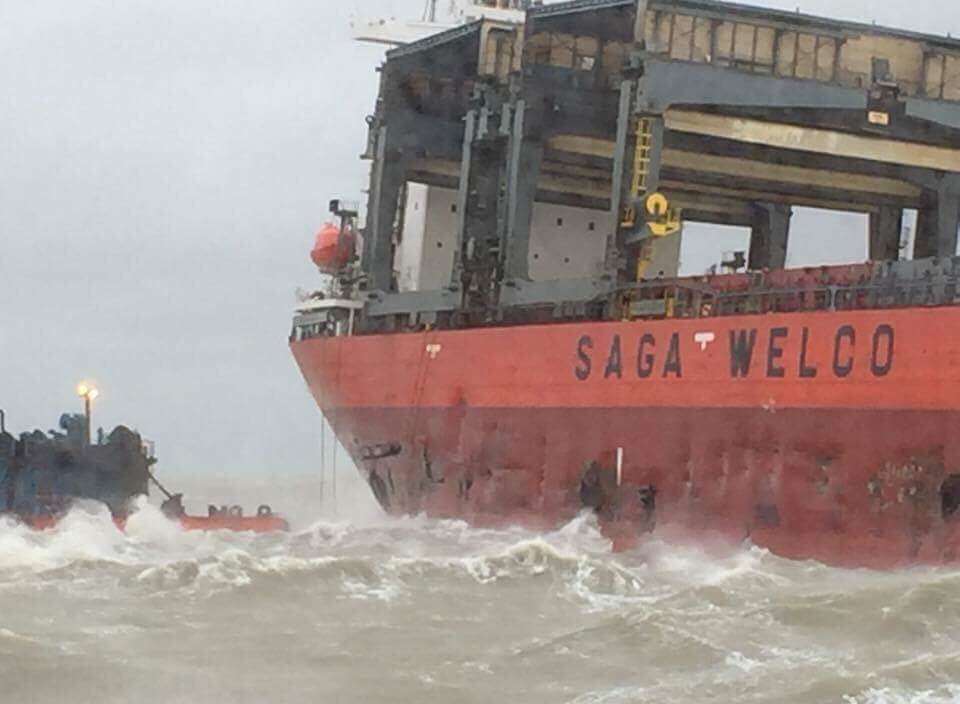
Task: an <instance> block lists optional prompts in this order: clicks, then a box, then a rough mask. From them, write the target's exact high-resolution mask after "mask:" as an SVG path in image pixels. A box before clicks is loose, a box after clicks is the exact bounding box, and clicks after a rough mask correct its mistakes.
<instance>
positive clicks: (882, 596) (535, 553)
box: [0, 482, 960, 704]
mask: <svg viewBox="0 0 960 704" xmlns="http://www.w3.org/2000/svg"><path fill="white" fill-rule="evenodd" d="M278 484H279V483H277V482H273V483H272V485H271V484H263V485H261V486H260V487H252V486H251V487H247V488H243V487H241V488H239V489H235V491H236V495H237V497H239V498H244V497H245V492H246V494H247V495H248V496H247V498H249V499H250V501H248V503H257V502H258V501H259V500H261V498H262V497H263V496H264V491H267V493H268V494H269V496H268V498H269V499H271V500H272V501H273V503H274V504H275V505H277V506H278V507H281V506H283V505H284V500H286V506H287V508H288V510H290V511H291V512H292V513H293V514H294V515H293V516H292V517H293V519H294V524H295V526H294V527H295V530H294V532H292V533H291V534H290V535H286V536H273V537H253V536H246V535H239V536H238V535H219V534H216V535H214V534H211V535H202V534H190V535H188V534H184V533H182V532H180V531H179V530H178V529H177V528H175V527H174V526H172V525H170V524H168V523H167V522H165V521H164V520H163V518H162V517H161V516H160V515H159V514H158V513H157V511H156V510H155V509H153V508H150V507H146V508H144V509H143V510H142V511H141V513H140V514H139V515H138V516H137V517H135V518H134V519H133V520H132V521H131V524H130V526H129V529H128V532H127V534H126V535H124V534H121V533H119V532H117V531H116V530H115V529H114V528H113V526H112V524H111V523H110V521H109V520H108V518H107V517H106V516H105V515H104V514H103V513H102V512H98V511H97V510H96V509H95V508H90V507H88V508H85V509H81V510H78V511H76V512H74V513H73V514H72V515H71V516H70V517H69V519H68V520H67V522H66V523H65V524H64V525H63V526H62V527H61V528H60V529H59V530H57V531H55V532H52V533H47V534H35V533H30V532H28V531H25V530H24V529H22V528H20V527H17V526H13V525H11V524H8V523H2V524H0V702H26V703H29V704H45V703H47V702H50V703H54V702H56V703H57V704H62V703H63V702H64V701H70V702H97V703H98V704H107V703H112V702H117V703H120V702H124V703H126V702H142V703H143V704H153V703H154V702H157V703H160V702H163V703H164V704H174V703H179V702H183V703H187V702H190V703H191V704H195V703H197V702H233V703H241V702H244V703H245V702H249V703H251V704H253V703H257V704H261V703H264V702H270V703H272V702H277V703H280V702H290V703H294V702H295V703H301V702H343V703H347V702H349V703H353V702H364V703H381V702H382V703H387V702H398V703H399V702H404V703H407V702H409V703H416V704H426V703H430V702H444V703H446V702H450V703H457V704H461V703H470V702H477V703H481V702H483V703H489V702H519V701H522V702H524V703H525V704H535V703H538V702H543V703H544V704H548V703H549V704H556V703H561V704H563V703H568V704H601V703H602V704H620V703H627V702H658V703H659V702H711V703H713V702H797V703H799V702H810V703H817V704H819V703H820V702H838V703H839V704H853V703H857V704H860V703H862V704H868V703H878V702H891V703H897V704H899V703H900V702H912V703H916V704H920V703H924V704H939V703H941V702H955V701H960V571H951V570H917V571H911V572H901V573H888V574H878V573H871V572H849V571H841V570H833V569H828V568H826V567H823V566H821V565H817V564H810V563H801V564H798V563H790V562H786V561H783V560H780V559H777V558H775V557H773V556H771V555H769V554H767V553H765V552H763V551H760V550H757V549H751V548H750V547H744V549H743V550H741V551H739V552H737V553H735V554H732V555H725V556H716V555H709V554H707V553H706V552H703V551H701V550H699V549H697V548H694V547H689V546H677V545H665V544H662V543H654V544H648V545H645V546H643V547H642V548H640V549H639V550H637V551H636V552H633V553H630V554H626V555H613V554H611V553H610V551H609V548H608V545H607V544H606V542H605V541H604V540H603V539H602V538H601V537H600V536H599V534H598V533H597V531H596V528H595V526H594V525H593V524H592V522H591V520H590V519H589V518H586V517H585V518H583V519H580V520H578V521H575V522H574V523H572V524H570V525H569V526H566V527H565V528H563V529H562V530H559V531H557V532H555V533H552V534H549V535H534V534H530V533H526V532H523V531H520V530H513V531H478V530H473V529H470V528H468V527H467V526H465V525H463V524H460V523H456V522H435V521H429V520H426V519H409V520H401V521H395V520H388V519H385V518H382V517H380V516H379V515H378V514H377V513H376V511H374V510H372V509H371V507H370V505H369V502H368V500H367V499H366V497H365V496H364V495H363V487H359V486H357V485H356V483H354V485H353V486H352V488H351V486H349V485H348V486H347V487H345V488H342V489H341V491H342V492H343V493H342V495H341V501H340V502H339V508H340V511H339V517H338V518H335V517H332V516H331V515H327V516H322V517H317V511H316V507H317V496H318V494H317V491H318V487H317V486H316V484H315V483H310V482H300V483H296V484H292V485H290V488H289V489H285V490H278V489H277V488H276V487H277V486H278ZM270 486H272V487H273V488H272V489H269V487H270ZM265 487H268V488H267V489H265ZM284 493H286V496H284ZM194 495H195V496H196V495H198V494H197V493H194ZM200 495H202V491H201V492H200ZM228 498H234V497H228Z"/></svg>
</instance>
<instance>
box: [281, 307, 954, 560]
mask: <svg viewBox="0 0 960 704" xmlns="http://www.w3.org/2000/svg"><path fill="white" fill-rule="evenodd" d="M292 347H293V352H294V355H295V356H296V359H297V361H298V363H299V365H300V368H301V370H302V371H303V374H304V377H305V379H306V380H307V383H308V385H309V387H310V389H311V391H312V392H313V394H314V396H315V398H316V399H317V402H318V403H319V405H320V406H321V408H322V409H323V411H324V414H325V415H326V417H327V419H328V421H329V422H330V423H331V424H332V425H333V427H334V429H335V432H336V434H337V436H338V438H339V439H340V440H341V442H342V443H343V444H344V446H345V447H347V448H348V450H349V451H350V453H351V455H352V456H353V458H354V460H355V461H356V463H357V465H358V467H360V469H361V471H362V472H363V473H364V475H365V477H366V478H367V479H368V481H370V483H371V487H372V488H373V490H374V493H375V494H376V495H377V498H378V499H379V500H380V502H381V504H383V506H384V507H385V508H386V509H387V510H389V511H390V512H393V513H420V512H425V513H427V514H428V515H432V516H438V517H457V518H463V519H466V520H469V521H471V522H474V523H478V524H485V525H489V524H505V523H524V524H528V525H534V526H542V527H549V526H554V525H557V524H558V523H562V522H564V521H567V520H569V519H571V518H573V517H574V516H576V515H577V514H579V513H580V512H582V511H583V510H584V509H587V508H589V509H592V510H596V511H597V513H598V514H599V515H600V520H601V523H602V524H603V525H604V526H605V527H606V529H607V530H608V531H609V532H610V534H611V535H612V536H614V537H616V538H617V539H618V540H621V541H626V542H628V543H629V542H630V540H631V539H632V538H634V537H636V536H639V535H643V534H644V533H647V532H650V531H653V532H657V533H664V534H671V535H675V534H682V535H685V536H690V535H701V536H704V537H709V536H721V537H723V538H725V539H728V540H733V541H743V540H747V539H749V540H750V541H752V542H753V543H754V544H757V545H760V546H762V547H766V548H769V549H771V550H772V551H774V552H775V553H777V554H779V555H782V556H785V557H790V558H798V559H808V558H809V559H817V560H820V561H823V562H826V563H830V564H836V565H844V566H869V567H877V568H888V567H897V566H903V565H909V564H941V563H956V562H958V561H960V513H958V512H957V506H958V504H960V433H958V429H960V308H937V309H906V310H891V311H851V312H829V313H795V314H778V315H764V316H742V317H727V318H709V319H699V320H665V321H640V322H624V323H583V324H563V325H553V326H525V327H507V328H492V329H474V330H464V331H453V332H427V333H410V334H400V333H398V334H393V335H383V336H361V337H342V338H315V339H310V340H305V341H303V342H295V343H293V345H292ZM618 457H619V458H621V460H620V461H618ZM618 466H619V477H620V479H619V481H617V480H616V478H615V477H616V475H617V473H618V472H617V468H618Z"/></svg>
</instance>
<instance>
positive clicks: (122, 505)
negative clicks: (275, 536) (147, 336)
mask: <svg viewBox="0 0 960 704" xmlns="http://www.w3.org/2000/svg"><path fill="white" fill-rule="evenodd" d="M77 391H78V393H79V395H80V396H81V398H83V400H84V405H85V413H84V414H69V413H65V414H64V415H62V416H61V417H60V424H59V425H60V429H59V430H51V431H48V432H47V433H44V432H42V431H40V430H35V431H33V432H30V433H23V434H21V435H20V436H19V437H14V436H13V435H12V434H10V433H8V432H7V429H6V414H5V413H4V412H3V411H2V410H0V516H9V517H13V518H15V519H17V520H19V521H20V522H22V523H24V524H25V525H28V526H30V527H31V528H34V529H36V530H47V529H50V528H53V527H55V526H56V525H57V524H58V523H59V522H60V521H61V520H62V519H63V517H64V516H66V514H67V513H68V512H69V510H70V507H71V506H72V505H73V504H74V503H75V502H77V501H83V500H87V501H97V502H100V503H102V504H104V505H105V506H107V508H109V509H110V513H111V515H112V516H113V521H114V523H115V524H116V525H117V527H118V528H119V529H120V530H123V529H124V527H125V526H126V522H127V519H128V518H129V517H130V515H131V512H132V507H133V505H134V501H135V500H136V499H137V498H138V497H140V496H148V495H149V490H150V485H151V484H153V485H155V486H156V487H157V488H158V489H160V491H161V492H162V493H163V494H164V495H165V496H166V501H165V502H164V504H163V506H162V510H163V513H164V515H165V516H167V517H168V518H170V519H171V520H173V521H176V522H178V523H179V524H180V525H181V526H183V528H184V529H186V530H227V531H237V532H245V531H249V532H254V533H271V532H276V531H286V530H289V525H288V524H287V522H286V521H285V520H284V519H283V518H282V517H281V516H278V515H276V514H275V513H274V512H273V510H272V509H271V508H270V507H269V506H267V505H262V506H260V508H259V509H258V510H257V511H256V513H255V514H254V515H244V512H243V509H242V508H241V507H239V506H232V507H226V506H225V507H222V508H218V507H214V506H211V507H210V508H209V509H208V514H207V515H206V516H191V515H189V514H188V513H187V512H186V510H185V509H184V506H183V495H182V494H172V493H170V492H168V491H167V490H166V489H165V488H164V487H163V486H162V485H161V484H160V482H159V481H157V479H156V477H155V476H154V474H153V472H152V471H151V468H152V467H153V466H154V465H155V464H156V462H157V458H156V456H155V454H154V452H153V448H152V445H151V444H150V443H145V442H144V441H143V438H142V437H141V436H140V434H139V433H137V432H135V431H133V430H130V429H129V428H127V427H124V426H119V427H117V428H115V429H114V430H113V431H112V432H111V433H109V434H104V432H103V430H100V431H98V433H97V438H96V442H93V441H92V440H91V433H90V427H91V424H90V406H91V403H92V401H93V400H94V399H95V398H97V396H98V392H97V391H96V389H95V388H92V387H90V386H88V385H81V386H80V387H79V388H78V389H77Z"/></svg>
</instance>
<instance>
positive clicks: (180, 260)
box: [0, 0, 960, 474]
mask: <svg viewBox="0 0 960 704" xmlns="http://www.w3.org/2000/svg"><path fill="white" fill-rule="evenodd" d="M767 4H768V5H770V6H776V7H780V8H785V9H794V8H796V7H797V2H796V0H790V1H789V2H768V3H767ZM422 7H423V0H393V1H392V2H391V1H390V0H355V1H354V2H347V1H345V2H335V1H333V0H0V407H2V408H6V410H7V411H8V417H9V423H10V424H11V426H12V427H13V428H15V429H17V430H21V429H26V428H28V427H29V428H33V427H40V428H43V429H47V428H51V427H54V426H55V423H56V421H57V418H58V417H59V414H60V412H61V411H63V410H67V409H73V408H76V406H77V400H76V398H75V397H74V391H73V390H74V387H75V385H76V383H77V381H78V380H80V379H84V378H92V379H95V380H96V381H97V382H98V383H99V385H100V386H101V388H102V390H103V399H102V401H101V402H100V403H99V405H98V409H97V413H98V418H97V420H98V421H99V422H100V423H102V424H104V425H113V424H116V423H120V422H124V423H127V424H130V425H132V426H134V427H137V428H138V429H140V430H141V431H142V432H143V433H144V435H145V436H147V437H148V438H151V439H154V440H156V441H157V443H158V447H159V451H160V453H161V458H162V467H163V468H164V469H165V471H170V472H184V473H201V472H228V473H229V472H231V471H236V472H243V473H265V474H266V473H271V474H276V473H285V472H290V473H303V472H309V471H311V470H314V469H315V468H316V467H318V465H319V446H318V440H317V437H318V429H319V427H320V421H319V414H318V412H317V411H316V409H315V407H314V405H313V402H312V400H311V399H310V398H309V395H308V394H307V392H306V390H305V388H304V386H303V383H302V382H301V380H300V377H299V373H298V371H297V369H296V367H295V365H294V363H293V361H292V359H291V358H290V355H289V352H288V350H287V346H286V337H287V333H288V327H289V319H290V313H291V310H292V306H293V304H294V298H293V292H294V289H295V288H296V287H297V286H298V285H310V284H312V283H313V282H314V281H315V273H314V271H313V269H312V266H311V265H310V263H309V260H308V256H307V253H308V251H309V247H310V244H311V236H312V232H313V231H314V230H315V228H316V227H317V226H318V225H319V224H320V223H321V222H322V221H323V219H324V217H325V207H326V202H327V200H328V198H330V197H335V196H341V195H342V196H345V197H352V198H359V194H360V190H361V189H362V188H363V187H364V185H365V179H366V168H367V167H366V165H365V164H364V163H362V162H360V161H359V159H358V158H357V155H358V154H359V153H360V151H361V150H362V148H363V146H364V140H365V136H366V135H365V125H364V121H363V118H364V116H365V115H366V114H368V113H369V112H370V110H371V108H372V105H373V101H374V97H375V94H376V88H377V76H376V73H375V72H374V69H375V67H376V65H377V63H378V61H379V59H380V56H381V55H382V50H380V49H378V48H376V47H369V46H361V45H358V44H354V43H352V42H351V41H350V40H349V29H348V24H349V20H350V17H351V16H353V15H359V16H381V15H393V16H403V17H407V16H414V15H417V14H418V13H419V12H420V11H421V9H422ZM800 9H801V10H803V11H805V12H811V13H816V14H829V15H833V16H839V17H844V18H848V19H856V20H866V21H870V20H876V21H877V22H879V23H883V24H890V25H894V26H903V27H907V28H910V29H915V30H920V31H928V32H934V33H939V34H945V33H947V32H953V33H954V34H960V10H957V9H956V6H955V5H954V4H953V3H948V2H943V0H913V2H909V3H901V2H897V3H893V2H882V3H877V2H865V1H862V0H804V2H802V3H801V4H800ZM858 236H859V235H858ZM854 240H857V238H854ZM857 246H859V245H856V246H854V247H853V251H857ZM805 254H809V253H805Z"/></svg>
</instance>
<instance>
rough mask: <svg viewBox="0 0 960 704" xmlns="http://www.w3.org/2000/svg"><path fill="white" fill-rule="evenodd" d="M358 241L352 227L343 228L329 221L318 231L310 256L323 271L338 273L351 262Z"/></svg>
mask: <svg viewBox="0 0 960 704" xmlns="http://www.w3.org/2000/svg"><path fill="white" fill-rule="evenodd" d="M356 243H357V238H356V235H355V234H354V232H353V229H352V228H350V227H344V228H343V229H342V230H341V229H340V227H339V226H337V225H335V224H333V223H332V222H328V223H327V224H326V225H324V226H323V227H321V228H320V232H318V233H317V239H316V241H315V242H314V245H313V251H311V252H310V258H311V259H312V260H313V263H314V264H316V265H317V268H318V269H320V271H322V272H323V273H325V274H336V273H338V272H339V271H342V270H343V268H344V267H346V266H347V264H349V263H350V260H351V259H352V258H353V253H354V249H355V247H356Z"/></svg>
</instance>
